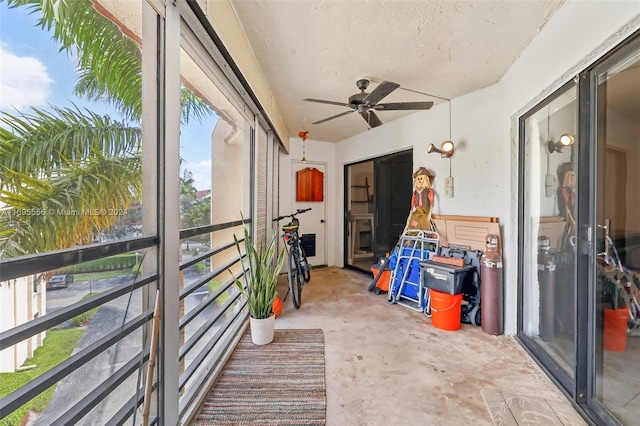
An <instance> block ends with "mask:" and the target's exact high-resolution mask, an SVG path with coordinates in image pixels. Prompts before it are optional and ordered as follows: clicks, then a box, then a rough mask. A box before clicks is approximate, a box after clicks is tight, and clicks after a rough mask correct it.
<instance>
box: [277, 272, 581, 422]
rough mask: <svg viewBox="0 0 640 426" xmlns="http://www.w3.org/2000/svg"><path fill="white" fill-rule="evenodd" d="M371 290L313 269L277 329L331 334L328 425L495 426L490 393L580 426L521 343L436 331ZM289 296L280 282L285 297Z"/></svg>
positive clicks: (357, 277) (353, 276) (468, 330)
mask: <svg viewBox="0 0 640 426" xmlns="http://www.w3.org/2000/svg"><path fill="white" fill-rule="evenodd" d="M370 283H371V278H369V277H367V276H366V275H364V274H361V273H358V272H355V271H350V270H345V269H340V268H321V269H314V270H313V271H312V278H311V282H310V283H309V284H307V285H306V286H305V287H304V290H303V293H302V306H301V307H300V309H299V310H295V309H294V308H293V304H292V302H291V297H290V296H289V297H288V298H287V301H286V302H285V304H284V308H283V311H282V314H281V316H280V317H279V318H278V319H277V320H276V328H321V329H322V330H324V335H325V360H326V383H327V425H330V426H333V425H385V426H388V425H438V426H440V425H456V426H457V425H461V424H473V425H491V424H492V421H491V417H490V415H489V412H488V410H487V408H486V407H485V404H484V401H483V398H482V395H481V391H483V390H484V391H485V392H487V391H490V392H491V391H493V392H502V393H504V394H512V395H524V396H528V397H535V398H545V399H546V400H547V401H552V402H553V406H554V407H558V408H560V410H562V411H564V412H566V413H569V415H570V416H571V417H572V418H573V419H574V420H575V419H577V421H576V422H575V423H573V424H580V423H583V422H582V421H581V419H580V417H579V415H578V414H577V413H576V412H575V410H574V409H573V407H572V406H571V404H570V403H569V402H568V401H567V399H566V398H565V397H564V396H563V395H562V394H561V393H560V391H559V390H558V389H557V387H556V386H555V385H554V384H553V383H552V382H551V381H550V380H549V378H548V377H547V376H546V375H545V374H544V372H542V370H541V369H540V368H539V367H538V366H537V365H536V364H535V363H534V362H533V360H532V359H531V358H530V357H529V355H528V354H527V353H526V352H525V351H524V350H523V349H522V348H521V347H520V345H519V344H518V343H517V342H516V341H515V339H514V338H512V337H506V336H492V335H489V334H486V333H484V332H483V331H482V329H481V328H479V327H475V326H471V325H465V324H463V325H462V328H461V330H459V331H454V332H451V331H443V330H440V329H437V328H435V327H433V326H432V325H431V319H430V318H427V317H426V316H425V315H424V314H423V313H419V312H415V311H412V310H410V309H408V308H406V307H403V306H400V305H391V304H389V303H388V302H387V297H386V294H385V293H383V294H380V295H375V293H373V292H369V291H367V287H368V285H369V284H370ZM286 289H287V287H286V279H285V277H284V276H281V279H280V282H279V292H280V295H281V297H284V295H285V294H286ZM583 424H584V423H583Z"/></svg>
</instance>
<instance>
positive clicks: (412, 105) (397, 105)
mask: <svg viewBox="0 0 640 426" xmlns="http://www.w3.org/2000/svg"><path fill="white" fill-rule="evenodd" d="M432 106H433V102H430V101H429V102H392V103H387V104H378V105H376V106H374V107H373V108H374V109H375V110H376V111H409V110H420V109H431V107H432Z"/></svg>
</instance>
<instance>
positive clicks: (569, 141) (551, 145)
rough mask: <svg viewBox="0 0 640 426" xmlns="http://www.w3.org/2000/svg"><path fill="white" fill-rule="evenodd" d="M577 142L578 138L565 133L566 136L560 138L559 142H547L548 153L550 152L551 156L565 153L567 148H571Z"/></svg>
mask: <svg viewBox="0 0 640 426" xmlns="http://www.w3.org/2000/svg"><path fill="white" fill-rule="evenodd" d="M575 141H576V138H575V137H574V136H573V135H570V134H569V133H565V134H564V135H562V136H560V139H558V141H557V142H554V141H549V142H547V151H549V154H553V153H554V152H562V151H564V147H565V146H571V145H573V144H574V142H575Z"/></svg>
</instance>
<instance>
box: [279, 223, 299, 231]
mask: <svg viewBox="0 0 640 426" xmlns="http://www.w3.org/2000/svg"><path fill="white" fill-rule="evenodd" d="M298 226H299V225H298V224H297V223H293V222H290V223H287V224H286V225H284V226H283V227H282V230H283V231H284V232H292V231H296V230H297V229H298Z"/></svg>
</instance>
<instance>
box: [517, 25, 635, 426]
mask: <svg viewBox="0 0 640 426" xmlns="http://www.w3.org/2000/svg"><path fill="white" fill-rule="evenodd" d="M639 46H640V30H637V31H635V32H633V33H632V34H631V35H629V36H628V37H627V38H625V40H623V41H622V42H620V43H619V44H617V45H616V46H615V47H614V48H612V49H611V50H610V51H608V52H607V53H606V54H604V55H603V56H602V57H600V58H599V59H598V60H596V61H595V62H593V63H592V64H591V65H589V66H587V67H586V68H585V69H584V70H583V71H580V73H579V75H578V76H577V77H576V80H577V84H578V94H577V106H578V134H579V137H580V144H579V145H578V146H577V148H576V149H577V152H576V155H577V165H576V166H577V168H578V170H579V173H577V182H576V190H577V194H578V206H577V211H576V213H577V214H576V225H577V228H576V229H577V247H578V252H577V253H578V255H577V256H576V275H575V277H576V278H575V280H576V298H575V304H576V313H575V322H574V323H575V342H574V345H575V346H574V350H575V368H574V379H573V380H568V379H567V376H566V373H564V371H563V370H561V369H559V368H558V367H557V366H556V365H555V362H554V361H553V360H552V359H551V357H550V356H549V355H548V354H547V353H546V352H544V351H542V350H541V349H540V348H539V347H538V346H537V345H536V344H535V342H533V340H532V339H531V338H530V337H529V336H527V335H525V334H524V333H523V321H524V318H523V304H524V303H525V301H524V292H523V283H524V275H523V268H522V267H521V265H522V264H523V261H524V255H523V250H522V248H523V244H524V227H523V226H518V265H519V266H518V271H517V281H518V291H517V297H518V315H517V330H518V331H517V336H516V339H517V340H518V341H519V342H520V343H521V345H522V347H523V348H524V349H525V351H527V352H528V353H529V355H531V357H532V358H533V359H534V361H535V362H536V363H537V364H538V365H539V366H540V367H541V368H542V369H543V370H544V371H545V372H546V374H547V375H548V376H549V378H550V379H551V380H552V381H553V382H554V383H555V384H556V385H557V386H558V388H559V389H560V390H561V392H563V393H564V394H565V396H566V397H567V398H568V399H569V401H570V402H571V403H572V404H573V406H574V408H575V409H576V410H577V411H578V412H579V413H580V414H581V415H582V416H583V417H584V419H585V420H586V421H587V422H589V424H595V423H594V422H597V424H602V425H618V424H619V423H618V421H617V420H616V419H615V418H614V417H613V415H612V414H611V413H610V412H609V411H608V410H607V409H606V408H605V407H604V406H603V405H602V404H600V402H599V401H597V400H596V399H595V386H596V383H595V382H596V362H595V356H596V355H595V353H596V344H597V342H596V340H597V339H596V324H595V311H596V279H595V267H593V266H592V265H594V264H595V257H596V256H595V254H596V253H595V251H596V245H595V240H596V224H597V211H596V190H597V175H598V164H597V162H598V151H597V150H598V147H597V110H596V107H597V99H598V98H597V86H598V82H597V76H598V73H600V72H602V71H604V70H606V69H607V67H609V66H610V65H611V64H612V62H615V61H617V60H619V59H621V58H622V57H624V56H625V55H626V54H628V53H629V52H630V51H631V50H632V49H637V48H638V47H639ZM569 84H572V83H571V82H567V83H566V84H564V85H562V86H561V87H560V88H558V89H557V90H556V91H554V92H553V93H551V94H550V95H549V96H548V97H545V98H544V99H543V100H542V101H541V102H540V103H538V104H537V105H536V106H534V107H533V108H531V109H530V110H529V111H527V112H526V113H525V114H523V115H522V116H520V117H519V118H518V141H519V155H518V172H519V173H518V175H519V178H518V194H519V196H518V223H519V224H520V225H521V224H522V223H523V220H524V197H523V194H524V184H525V182H524V173H523V170H524V167H525V164H524V163H525V161H524V157H525V156H524V152H525V151H524V142H525V139H524V138H525V134H524V129H525V125H524V124H525V121H526V119H527V118H529V117H530V116H531V115H533V114H534V113H535V112H537V111H538V110H540V109H541V108H542V107H544V106H545V105H546V104H548V102H550V101H552V100H553V99H554V98H555V96H556V95H557V93H558V92H559V91H562V90H563V89H564V88H566V86H567V85H569Z"/></svg>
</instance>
